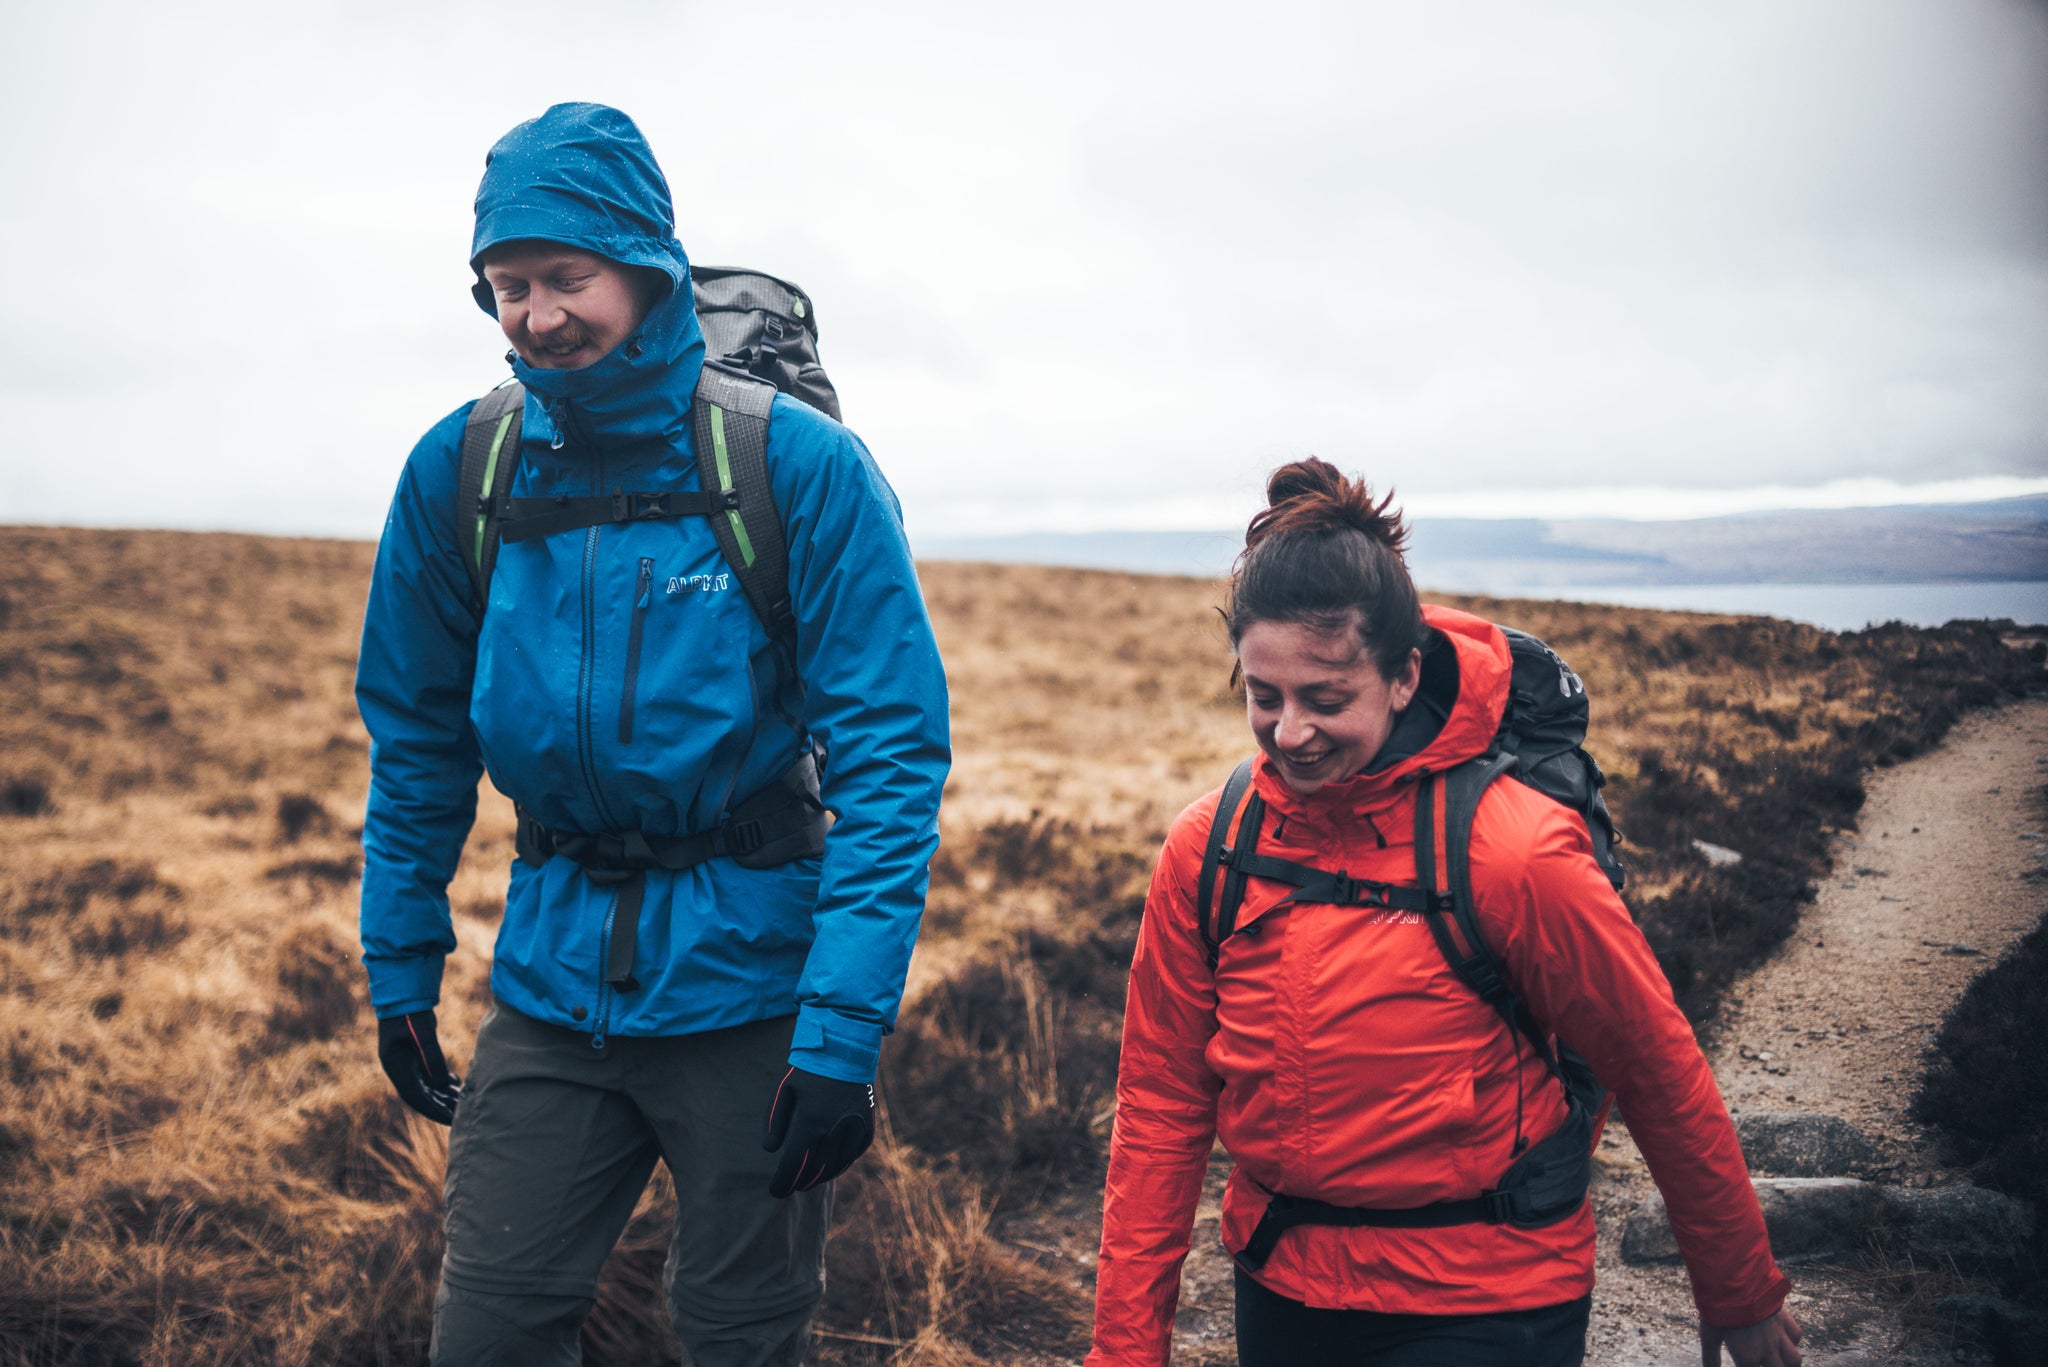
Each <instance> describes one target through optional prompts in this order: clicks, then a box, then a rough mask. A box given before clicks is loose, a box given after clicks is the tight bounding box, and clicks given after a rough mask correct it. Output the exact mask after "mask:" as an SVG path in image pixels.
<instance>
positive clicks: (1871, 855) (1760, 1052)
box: [1587, 699, 2048, 1367]
mask: <svg viewBox="0 0 2048 1367" xmlns="http://www.w3.org/2000/svg"><path fill="white" fill-rule="evenodd" d="M2044 780H2048V700H2041V699H2032V700H2028V701H2025V702H2020V703H2014V704H2010V705H2007V706H2004V707H2001V708H1998V709H1996V710H1993V711H1986V712H1979V713H1974V714H1972V715H1970V716H1968V717H1966V718H1964V719H1963V720H1962V721H1961V722H1959V723H1958V724H1957V725H1956V727H1955V729H1954V730H1953V731H1952V732H1950V734H1949V737H1948V739H1947V740H1946V741H1945V742H1943V744H1942V745H1941V746H1939V747H1937V748H1936V749H1935V750H1932V751H1930V752H1929V753H1927V754H1926V755H1923V756H1921V757H1919V758H1917V759H1914V760H1911V761H1908V762H1907V763H1905V764H1901V765H1899V766H1897V767H1896V768H1893V769H1888V770H1880V771H1878V772H1876V773H1874V774H1872V775H1871V776H1870V778H1869V780H1868V798H1867V800H1866V802H1865V804H1864V808H1863V812H1862V814H1861V816H1860V817H1859V818H1858V827H1859V829H1858V830H1857V831H1856V832H1855V833H1854V834H1853V835H1852V834H1844V835H1841V836H1839V837H1837V839H1836V844H1835V864H1834V869H1833V871H1832V873H1831V874H1830V875H1829V877H1828V879H1827V880H1826V882H1825V883H1823V884H1822V886H1821V888H1820V890H1819V895H1818V897H1817V899H1816V900H1815V902H1814V904H1813V905H1812V906H1811V907H1809V908H1807V910H1806V913H1805V915H1804V916H1803V917H1802V918H1801V920H1800V924H1799V930H1798V932H1797V933H1796V934H1795V936H1794V937H1793V938H1792V939H1791V940H1789V941H1788V942H1787V943H1786V944H1785V946H1784V948H1783V949H1781V950H1780V951H1779V953H1778V955H1777V957H1775V958H1774V959H1773V960H1772V961H1771V962H1769V963H1768V964H1765V965H1764V966H1763V967H1761V968H1759V969H1757V970H1756V971H1755V972H1753V973H1751V974H1750V975H1749V976H1748V977H1747V978H1745V979H1744V980H1742V981H1741V982H1739V983H1737V984H1736V986H1735V987H1734V988H1733V990H1732V991H1731V992H1730V994H1729V997H1728V1000H1727V1003H1726V1006H1725V1008H1724V1010H1723V1012H1722V1015H1721V1018H1720V1020H1719V1021H1718V1022H1717V1023H1716V1025H1715V1028H1714V1029H1713V1031H1712V1032H1711V1034H1710V1036H1709V1039H1708V1041H1707V1045H1708V1058H1709V1059H1710V1060H1711V1061H1712V1063H1713V1065H1714V1072H1715V1075H1716V1076H1717V1077H1718V1078H1719V1079H1720V1083H1721V1090H1722V1094H1723V1095H1724V1096H1726V1097H1727V1099H1728V1106H1729V1109H1730V1110H1731V1111H1732V1112H1734V1113H1735V1114H1736V1115H1737V1117H1738V1118H1739V1117H1740V1116H1741V1115H1742V1114H1743V1113H1745V1112H1750V1113H1755V1112H1769V1111H1814V1112H1821V1113H1825V1114H1830V1115H1836V1116H1840V1117H1841V1118H1842V1119H1844V1120H1847V1121H1849V1122H1850V1123H1851V1124H1853V1125H1856V1126H1857V1127H1858V1128H1860V1129H1862V1130H1863V1131H1864V1132H1865V1133H1866V1134H1868V1135H1869V1136H1870V1137H1871V1138H1872V1139H1873V1140H1875V1141H1876V1142H1877V1144H1878V1145H1879V1147H1880V1148H1881V1149H1882V1150H1883V1151H1884V1154H1885V1158H1886V1160H1887V1161H1888V1162H1889V1163H1891V1164H1894V1165H1895V1168H1896V1172H1895V1175H1893V1176H1891V1177H1890V1178H1889V1180H1891V1181H1895V1182H1900V1183H1905V1184H1910V1185H1932V1184H1942V1183H1946V1182H1948V1181H1953V1180H1959V1175H1958V1174H1955V1173H1951V1172H1947V1171H1945V1170H1944V1169H1943V1168H1942V1167H1941V1166H1940V1164H1939V1162H1938V1160H1937V1159H1936V1158H1935V1156H1934V1154H1933V1152H1932V1149H1931V1145H1930V1143H1929V1138H1928V1136H1927V1134H1926V1133H1925V1131H1924V1130H1923V1128H1922V1127H1920V1126H1919V1125H1917V1124H1915V1123H1914V1122H1913V1120H1912V1119H1911V1118H1910V1117H1909V1116H1908V1115H1907V1107H1908V1105H1909V1104H1910V1103H1911V1100H1912V1094H1913V1091H1914V1089H1915V1087H1916V1085H1917V1083H1918V1081H1919V1077H1920V1072H1921V1067H1922V1063H1923V1059H1924V1055H1925V1051H1926V1048H1927V1046H1928V1044H1929V1043H1930V1042H1931V1041H1932V1038H1933V1032H1934V1031H1935V1029H1936V1028H1938V1027H1939V1025H1940V1024H1941V1021H1942V1019H1943V1018H1944V1017H1945V1016H1946V1015H1947V1014H1948V1011H1949V1009H1950V1007H1952V1006H1953V1005H1954V1004H1955V1001H1956V999H1957V998H1958V997H1959V996H1961V995H1962V993H1963V990H1964V989H1965V988H1967V987H1968V986H1969V984H1970V982H1971V981H1972V980H1973V979H1974V978H1975V977H1976V976H1977V975H1978V974H1979V973H1981V972H1983V970H1984V969H1985V968H1986V967H1988V966H1989V965H1990V964H1991V963H1992V962H1993V961H1994V960H1995V959H1997V957H1998V956H1999V955H2000V954H2002V953H2003V952H2004V951H2005V950H2006V949H2007V948H2008V947H2009V946H2010V945H2012V944H2013V942H2014V941H2016V940H2018V939H2019V938H2020V937H2021V936H2023V935H2024V934H2025V933H2026V932H2027V931H2028V930H2030V929H2031V928H2032V927H2033V926H2034V925H2036V924H2038V923H2039V921H2040V919H2041V917H2042V914H2043V912H2044V910H2048V882H2043V881H2041V880H2040V879H2039V878H2038V877H2037V878H2034V879H2029V878H2028V877H2027V875H2028V874H2029V873H2034V872H2036V871H2038V870H2040V869H2042V868H2044V867H2048V864H2044V852H2048V844H2044V837H2043V828H2044V820H2043V815H2042V806H2041V801H2040V794H2041V789H2042V784H2043V782H2044ZM1598 1158H1599V1164H1598V1168H1597V1172H1598V1176H1597V1178H1596V1181H1595V1187H1594V1199H1595V1201H1596V1203H1597V1208H1598V1210H1599V1214H1600V1263H1599V1286H1598V1288H1597V1289H1596V1290H1595V1292H1594V1298H1593V1299H1594V1309H1593V1329H1592V1333H1591V1336H1590V1339H1589V1342H1588V1349H1587V1361H1588V1362H1589V1363H1592V1364H1598V1365H1599V1367H1632V1365H1633V1364H1651V1363H1655V1364H1663V1363H1698V1362H1699V1346H1698V1340H1697V1338H1696V1337H1695V1331H1694V1328H1693V1324H1694V1320H1693V1309H1692V1300H1691V1295H1690V1292H1689V1291H1688V1289H1687V1285H1686V1280H1685V1274H1684V1272H1683V1271H1682V1270H1681V1269H1679V1268H1676V1267H1655V1266H1651V1267H1639V1266H1632V1265H1630V1264H1627V1263H1625V1262H1623V1261H1622V1259H1621V1256H1620V1252H1619V1249H1620V1243H1621V1235H1622V1227H1623V1224H1624V1223H1625V1220H1626V1216H1627V1213H1628V1212H1629V1211H1630V1210H1631V1209H1633V1208H1634V1206H1635V1203H1636V1202H1637V1201H1638V1200H1639V1199H1640V1198H1641V1197H1642V1196H1643V1195H1645V1194H1646V1193H1647V1192H1649V1191H1650V1190H1651V1185H1650V1181H1649V1176H1648V1172H1647V1169H1645V1168H1644V1166H1643V1162H1642V1159H1641V1157H1640V1156H1639V1155H1638V1154H1637V1152H1636V1150H1635V1146H1634V1145H1633V1144H1631V1143H1630V1142H1629V1141H1628V1139H1627V1137H1626V1135H1622V1134H1614V1133H1610V1135H1609V1137H1608V1138H1607V1139H1606V1140H1605V1141H1604V1142H1603V1144H1602V1146H1601V1149H1600V1152H1599V1154H1598ZM1786 1270H1787V1272H1788V1274H1789V1275H1790V1276H1791V1278H1792V1280H1793V1284H1794V1291H1793V1297H1792V1303H1791V1304H1792V1311H1793V1314H1794V1315H1795V1316H1797V1317H1798V1318H1799V1320H1800V1322H1801V1323H1802V1324H1803V1325H1804V1326H1805V1328H1806V1331H1807V1337H1806V1343H1805V1347H1806V1350H1807V1352H1806V1361H1807V1362H1808V1363H1809V1364H1829V1363H1835V1364H1843V1367H1847V1364H1852V1363H1887V1364H1909V1365H1910V1364H1932V1363H1936V1362H1941V1363H1953V1362H1955V1361H1957V1360H1958V1357H1957V1349H1956V1347H1955V1345H1953V1344H1948V1343H1941V1342H1930V1341H1927V1339H1926V1338H1925V1336H1921V1337H1920V1338H1917V1339H1916V1338H1915V1337H1914V1336H1912V1335H1910V1334H1909V1333H1907V1331H1906V1330H1905V1328H1904V1327H1903V1326H1902V1325H1901V1324H1900V1322H1899V1319H1898V1317H1897V1315H1896V1314H1895V1313H1894V1312H1893V1311H1892V1309H1891V1308H1890V1307H1889V1306H1888V1305H1887V1303H1886V1302H1885V1300H1884V1299H1883V1297H1882V1296H1881V1295H1879V1294H1878V1292H1877V1290H1876V1287H1875V1286H1874V1285H1873V1281H1874V1278H1873V1276H1872V1275H1871V1273H1870V1272H1869V1271H1868V1270H1859V1268H1857V1267H1856V1266H1854V1265H1850V1264H1842V1263H1835V1264H1806V1265H1791V1266H1788V1267H1787V1269H1786ZM1963 1360H1973V1359H1971V1358H1967V1357H1966V1358H1965V1359H1963Z"/></svg>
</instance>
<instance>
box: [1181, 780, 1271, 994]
mask: <svg viewBox="0 0 2048 1367" xmlns="http://www.w3.org/2000/svg"><path fill="white" fill-rule="evenodd" d="M1251 786H1252V761H1251V760H1245V761H1244V762H1243V763H1242V764H1239V765H1238V766H1237V768H1235V769H1233V770H1231V771H1230V778H1229V779H1228V780H1227V781H1226V782H1225V783H1224V785H1223V793H1222V795H1221V796H1220V797H1218V798H1217V799H1216V812H1215V814H1214V815H1213V816H1212V817H1211V818H1210V820H1209V843H1208V845H1207V846H1206V847H1205V848H1204V849H1203V851H1202V876H1201V878H1200V880H1199V881H1198V882H1197V883H1196V885H1195V920H1196V923H1197V924H1199V925H1200V926H1201V928H1202V944H1203V947H1204V948H1206V949H1207V950H1208V951H1209V967H1211V968H1214V967H1216V959H1217V956H1218V955H1219V954H1221V953H1222V950H1223V942H1224V941H1225V940H1226V939H1228V938H1229V937H1230V932H1231V931H1232V930H1233V929H1235V928H1236V922H1237V906H1236V902H1232V901H1231V894H1232V893H1233V892H1235V893H1236V899H1237V901H1240V902H1241V901H1243V900H1244V876H1243V875H1242V874H1240V873H1238V872H1237V871H1236V870H1235V869H1232V870H1230V871H1229V873H1228V874H1227V875H1226V876H1225V878H1224V880H1223V897H1224V901H1225V902H1227V903H1230V904H1229V905H1228V906H1219V907H1217V908H1216V916H1215V918H1214V919H1213V920H1212V919H1211V918H1210V915H1209V897H1210V894H1211V893H1213V892H1214V891H1215V889H1216V870H1217V868H1218V867H1220V866H1221V865H1222V864H1223V862H1224V861H1225V860H1226V859H1227V858H1229V857H1230V855H1231V850H1230V849H1229V848H1228V846H1229V840H1230V827H1231V823H1232V822H1233V821H1235V820H1236V818H1237V809H1238V806H1239V804H1240V803H1242V802H1243V801H1244V797H1245V793H1246V792H1247V791H1249V790H1250V788H1251ZM1252 801H1253V802H1255V803H1258V806H1259V810H1258V811H1257V812H1256V813H1255V812H1252V811H1249V810H1248V811H1246V813H1245V820H1244V822H1243V823H1242V825H1243V827H1244V828H1245V830H1246V831H1248V832H1249V835H1250V841H1251V843H1252V844H1254V845H1256V844H1257V843H1258V839H1259V832H1258V827H1257V826H1256V825H1253V818H1254V817H1256V818H1257V819H1258V821H1259V822H1260V823H1261V824H1263V822H1264V819H1265V804H1264V803H1263V802H1260V801H1259V798H1258V795H1257V794H1253V795H1252ZM1238 842H1239V844H1243V843H1245V831H1241V832H1240V834H1239V837H1238Z"/></svg>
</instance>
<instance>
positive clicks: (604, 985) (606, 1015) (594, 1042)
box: [590, 893, 619, 1054]
mask: <svg viewBox="0 0 2048 1367" xmlns="http://www.w3.org/2000/svg"><path fill="white" fill-rule="evenodd" d="M618 919H619V898H618V894H616V893H614V894H613V895H612V901H611V905H610V906H609V907H607V908H606V909H605V913H604V930H603V931H602V932H601V933H600V934H599V935H598V937H597V1020H596V1022H595V1023H593V1024H592V1025H591V1027H590V1049H591V1052H592V1053H597V1054H602V1053H603V1052H604V1049H605V1044H606V1040H605V1035H604V1032H605V1029H606V1027H607V1026H608V1025H610V1023H611V1014H612V985H611V984H610V983H608V982H606V981H605V980H604V974H605V965H606V964H608V963H610V962H611V957H612V927H613V926H614V925H615V924H616V923H617V922H618Z"/></svg>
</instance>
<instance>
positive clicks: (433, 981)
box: [368, 954, 447, 1020]
mask: <svg viewBox="0 0 2048 1367" xmlns="http://www.w3.org/2000/svg"><path fill="white" fill-rule="evenodd" d="M446 962H447V956H445V955H441V954H427V955H422V956H420V957H418V958H406V959H387V960H384V961H383V962H381V963H376V964H371V965H368V968H369V970H370V1010H371V1011H373V1012H374V1013H376V1016H377V1019H378V1020H384V1019H387V1018H389V1017H391V1016H405V1015H410V1014H411V1013H413V1012H414V1011H430V1010H432V1009H433V1008H434V1007H436V1006H438V1005H440V1004H441V968H442V965H443V964H445V963H446Z"/></svg>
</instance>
